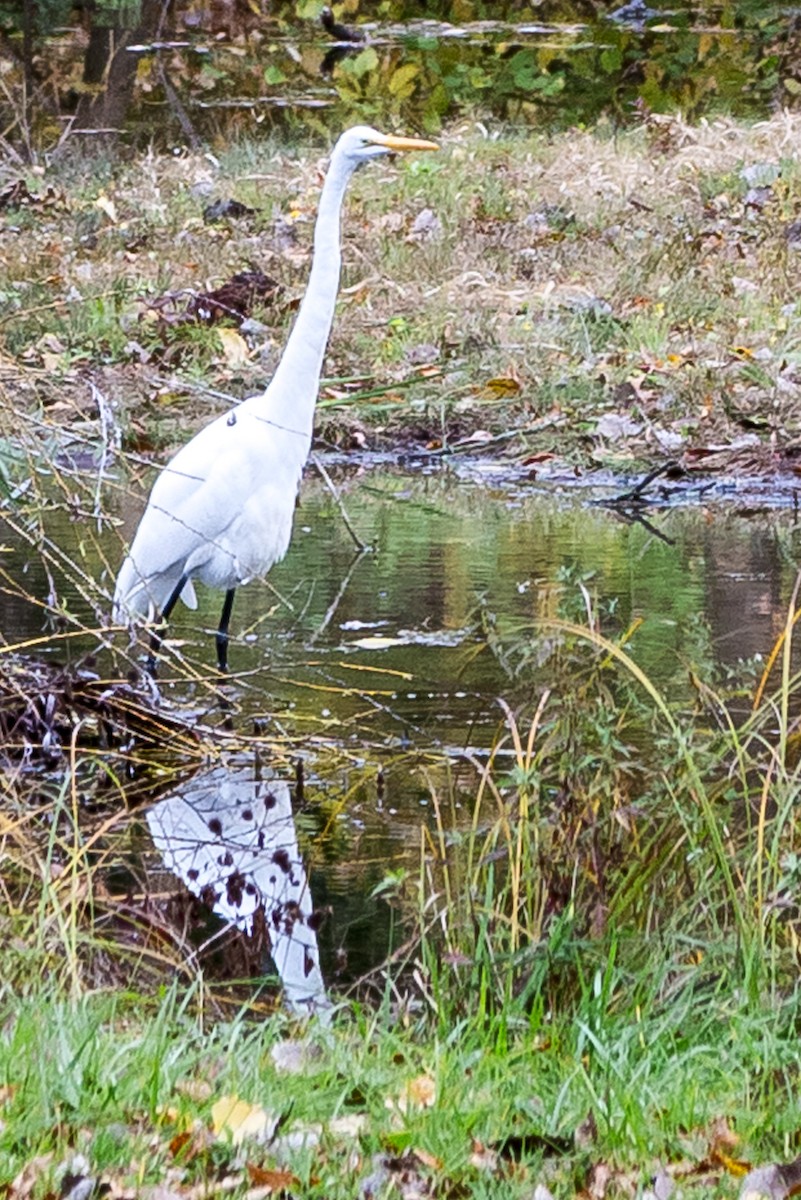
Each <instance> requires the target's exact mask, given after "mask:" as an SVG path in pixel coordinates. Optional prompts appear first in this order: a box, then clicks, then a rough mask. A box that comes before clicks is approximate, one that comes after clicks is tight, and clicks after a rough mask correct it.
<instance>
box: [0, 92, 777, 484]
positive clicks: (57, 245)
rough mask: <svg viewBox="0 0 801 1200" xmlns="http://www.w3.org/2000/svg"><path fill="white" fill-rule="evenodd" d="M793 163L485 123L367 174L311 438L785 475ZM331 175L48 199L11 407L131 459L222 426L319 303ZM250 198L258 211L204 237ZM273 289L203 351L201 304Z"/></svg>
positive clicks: (716, 133)
mask: <svg viewBox="0 0 801 1200" xmlns="http://www.w3.org/2000/svg"><path fill="white" fill-rule="evenodd" d="M797 140H798V118H797V117H794V116H791V115H788V114H778V115H776V116H775V117H773V118H772V119H771V120H769V121H765V122H761V123H759V124H756V125H752V126H746V125H744V124H738V123H735V122H732V121H728V120H724V119H720V120H716V121H713V122H710V123H707V124H702V125H700V126H696V127H691V126H688V125H686V124H684V123H683V122H682V121H681V120H680V119H679V118H667V117H656V116H653V117H650V118H649V119H648V120H647V121H645V122H644V123H643V125H642V126H641V127H640V128H639V129H636V130H629V131H626V132H624V133H617V134H615V133H614V132H613V131H612V130H611V129H606V130H604V129H603V128H601V129H599V130H596V131H595V132H579V131H576V132H572V133H566V134H562V135H559V136H556V137H553V138H545V137H543V136H541V135H537V136H532V135H530V134H517V133H514V132H512V131H509V132H505V131H503V130H492V131H491V133H488V132H487V131H486V130H484V129H483V127H481V126H472V125H467V124H466V125H464V126H460V127H456V128H453V129H451V130H450V131H449V132H448V133H447V134H446V135H445V136H444V137H443V138H442V146H443V149H442V153H441V154H440V155H439V156H436V157H435V156H431V157H430V158H427V159H426V160H425V161H422V160H418V161H411V162H408V163H399V164H397V166H396V167H394V168H393V167H388V168H386V169H384V170H381V171H378V172H372V173H366V174H365V175H364V176H363V177H360V178H359V179H358V180H357V181H356V182H355V184H354V186H353V188H352V191H351V194H350V197H349V200H348V205H347V214H346V219H345V272H344V279H343V291H342V296H341V300H340V304H339V310H338V316H337V320H336V322H335V327H334V333H333V336H332V339H331V344H330V350H329V354H328V358H327V367H326V371H327V375H328V378H329V385H328V386H327V387H326V389H325V390H324V392H323V395H322V397H321V403H320V411H319V414H318V421H317V428H318V432H319V434H320V435H321V437H322V438H323V439H324V440H325V441H326V442H336V443H339V444H340V445H343V446H345V447H347V448H355V449H358V448H362V447H365V446H366V447H390V448H399V447H402V446H404V445H407V444H409V443H410V442H411V443H414V444H417V445H420V444H422V445H425V446H428V447H430V448H433V449H442V448H443V447H445V448H452V447H454V446H456V447H458V446H460V445H461V446H462V448H463V449H466V450H475V449H477V448H478V449H484V450H485V451H487V452H502V453H504V454H506V455H509V456H511V457H513V458H515V459H522V460H525V459H531V458H532V456H534V457H535V461H536V467H537V469H538V470H540V471H543V470H545V469H546V468H547V465H548V464H549V463H555V464H556V465H558V466H563V465H567V466H568V467H570V468H574V469H581V470H584V471H586V470H587V469H591V468H592V467H594V466H597V465H599V464H606V465H609V464H611V465H612V466H615V467H620V468H626V467H629V466H631V465H632V464H635V463H637V464H639V463H641V462H643V461H645V460H654V459H657V460H662V459H665V458H667V457H676V458H679V459H681V460H682V461H683V463H684V465H686V466H688V467H691V468H694V467H698V466H707V467H719V466H720V465H721V464H722V465H725V466H733V467H735V468H736V469H738V470H741V471H743V470H749V469H756V470H762V471H771V470H775V469H776V468H777V467H787V468H789V469H792V467H793V461H794V454H795V440H796V438H797V435H798V425H799V413H800V412H801V409H800V408H799V402H800V398H801V377H800V376H799V372H800V371H801V367H800V366H799V340H798V321H797V315H798V314H797V287H796V276H797V266H798V264H797V259H798V255H799V252H800V251H799V246H800V245H801V235H799V231H798V227H797V221H798V212H799V206H800V205H801V172H799V167H798V159H797V154H796V152H795V147H796V145H797ZM323 163H324V159H322V158H321V157H320V155H319V153H318V152H316V151H309V150H308V149H307V150H305V151H304V152H303V153H300V154H292V155H289V154H287V152H286V151H285V150H281V149H279V148H277V147H275V146H271V145H270V144H269V143H267V144H255V143H248V144H240V145H236V146H233V147H231V148H230V149H228V150H226V151H225V152H223V153H221V154H220V155H219V156H218V157H217V158H215V157H214V156H210V155H205V156H201V155H197V156H191V155H185V156H181V157H179V158H169V157H158V156H155V155H154V156H149V157H146V158H144V159H138V160H136V161H135V162H132V163H128V164H120V163H119V162H110V161H109V162H105V163H104V162H100V163H98V162H92V163H91V164H87V163H84V162H80V163H75V162H73V163H72V164H71V165H70V164H69V163H67V164H63V165H62V166H61V167H59V168H58V170H55V169H54V170H52V171H45V172H44V173H43V174H42V175H40V176H33V175H32V176H31V177H30V178H29V179H28V181H27V186H28V187H29V196H28V198H25V199H23V200H19V198H18V200H17V201H15V202H14V204H15V205H16V206H12V205H9V207H7V209H6V211H5V213H4V216H3V220H4V223H5V226H6V237H5V238H4V245H3V251H2V258H1V259H0V288H2V291H3V293H4V295H5V299H6V311H5V315H4V318H3V325H2V329H0V334H2V339H3V349H4V361H3V385H4V387H5V388H6V393H7V398H8V407H9V408H10V409H11V408H13V409H15V410H16V411H17V413H19V412H20V410H22V411H24V412H27V413H33V414H36V415H39V416H42V417H43V418H44V421H45V423H46V424H51V423H54V424H57V425H62V424H67V425H72V426H73V427H76V428H78V429H79V430H85V429H87V428H88V429H91V428H93V423H94V422H96V420H97V415H98V403H99V401H98V394H99V396H100V398H101V402H102V399H103V398H105V399H106V400H107V401H108V402H109V404H110V405H111V406H112V411H113V412H114V414H115V416H116V418H117V420H118V421H119V423H120V425H121V427H122V430H123V433H124V436H125V439H126V443H127V445H129V446H130V447H133V448H137V447H148V446H152V445H154V444H155V445H162V444H164V443H165V442H166V443H173V442H174V441H175V439H176V436H177V433H178V431H180V434H181V435H183V433H184V432H185V429H186V425H187V423H189V422H191V421H192V420H196V421H199V420H201V419H203V418H205V417H206V416H207V415H208V413H209V411H212V410H217V409H219V407H220V406H221V404H222V405H223V406H224V403H225V402H224V401H223V400H221V399H220V398H219V397H216V396H215V395H214V393H215V392H216V391H220V392H225V393H233V394H235V395H242V394H245V393H247V392H249V391H252V390H254V389H257V388H259V387H261V386H262V385H263V382H264V380H265V379H266V378H267V376H268V375H269V372H270V370H271V369H272V366H273V365H274V363H275V361H276V359H277V356H278V355H279V354H280V350H281V347H282V345H283V342H284V340H285V337H286V332H287V329H288V327H289V324H290V322H291V319H292V311H293V305H294V301H295V299H296V298H297V297H298V296H299V295H300V294H301V293H302V290H303V287H304V285H305V277H306V273H307V270H308V264H309V250H310V242H311V231H312V223H313V219H314V213H315V206H316V201H317V196H318V191H319V184H320V178H321V176H320V172H321V168H322V166H323ZM230 199H234V200H236V201H238V202H240V204H244V205H246V206H248V207H249V208H251V209H252V210H253V211H252V212H247V211H244V212H240V215H238V216H237V215H228V216H222V217H220V218H218V219H215V218H214V214H209V213H208V212H207V210H208V209H209V206H211V205H213V204H214V203H216V202H217V201H225V200H230ZM204 212H205V213H206V217H205V219H204ZM254 269H255V270H257V271H260V272H262V273H264V274H265V275H266V276H268V277H269V281H270V282H269V283H268V282H265V281H264V280H259V279H256V278H255V277H251V279H250V281H249V282H247V281H246V282H245V283H244V284H240V285H239V291H238V292H237V288H236V286H235V287H234V290H233V293H232V292H231V291H229V292H228V293H227V294H226V295H224V296H223V299H222V302H221V303H222V307H220V306H219V305H218V306H217V307H216V309H214V304H213V303H212V304H211V308H212V309H214V311H215V313H216V316H217V317H219V318H220V319H219V320H218V321H217V322H216V323H215V324H213V325H212V326H209V325H208V324H205V323H204V317H203V313H204V312H208V311H209V307H210V305H209V302H208V301H207V300H206V301H204V300H202V299H201V300H198V297H199V296H201V297H202V296H206V297H208V295H209V293H214V294H215V295H217V294H218V292H217V290H218V289H219V288H220V287H221V286H222V285H224V284H226V283H228V282H230V281H231V279H232V278H233V277H234V276H235V275H237V274H238V273H241V272H243V271H249V270H254ZM273 283H275V284H277V285H279V288H280V289H281V290H279V291H277V292H274V291H273V290H272V284H273ZM232 297H233V299H232ZM232 303H233V304H234V306H236V305H237V304H239V305H240V308H241V309H242V310H243V311H245V312H246V313H247V314H249V315H248V319H247V321H246V323H245V325H244V326H242V319H241V315H237V313H236V312H233V311H232V310H231V308H230V306H231V304H232ZM204 304H205V309H204ZM226 306H227V307H228V315H227V316H226V315H225V309H226ZM93 386H94V388H96V389H97V390H96V391H93ZM471 439H472V440H471ZM493 439H498V440H496V441H493Z"/></svg>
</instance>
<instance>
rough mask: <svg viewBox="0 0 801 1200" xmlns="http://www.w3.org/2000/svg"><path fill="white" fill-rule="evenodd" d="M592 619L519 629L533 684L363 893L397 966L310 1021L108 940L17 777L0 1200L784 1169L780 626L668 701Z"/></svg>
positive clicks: (96, 872)
mask: <svg viewBox="0 0 801 1200" xmlns="http://www.w3.org/2000/svg"><path fill="white" fill-rule="evenodd" d="M601 625H602V621H601V619H600V618H599V617H598V616H597V615H595V616H593V618H592V620H591V623H590V624H589V625H586V626H582V625H577V624H574V623H572V622H570V621H564V620H563V621H558V622H555V623H554V622H553V621H552V622H551V623H550V624H549V625H548V629H547V632H548V633H549V635H550V636H552V637H554V638H556V639H557V641H558V645H559V647H560V648H559V649H558V651H557V652H556V654H555V655H554V658H553V661H552V669H553V677H554V686H553V688H552V689H551V690H550V691H548V692H546V693H543V694H542V695H541V696H539V697H538V698H537V700H536V702H535V703H533V704H532V705H531V706H530V707H527V706H524V707H522V708H520V709H518V710H517V711H516V712H515V713H513V712H512V710H511V709H509V708H507V709H506V711H505V718H504V722H503V725H502V726H501V727H499V732H498V738H497V742H496V745H495V748H494V751H493V754H492V755H491V756H490V758H489V760H488V761H487V762H485V763H483V764H476V768H477V771H476V778H477V786H476V790H475V797H474V802H473V806H472V809H471V811H470V812H469V813H468V814H467V818H468V819H467V821H465V819H464V817H460V818H459V819H456V818H455V817H454V814H453V813H452V812H451V811H450V807H451V805H452V803H453V796H452V795H451V793H450V791H449V787H448V784H447V779H448V774H449V764H448V762H447V761H443V762H442V763H441V764H440V767H439V768H437V765H436V764H435V763H434V762H433V760H432V762H431V767H430V775H431V779H432V784H431V786H432V792H433V799H434V814H435V819H434V820H433V821H432V822H430V823H429V827H428V832H427V834H425V835H424V836H423V837H422V838H421V858H420V869H419V872H417V873H416V874H414V875H410V876H407V877H406V878H405V879H404V878H396V879H395V880H394V882H393V883H392V887H391V891H392V892H393V894H394V904H395V906H396V909H397V913H398V928H399V930H402V937H401V938H400V939H399V945H398V947H397V948H396V950H395V952H394V953H393V955H392V957H391V958H390V959H388V961H387V963H386V964H385V966H384V967H383V968H382V969H381V970H379V971H376V972H375V974H374V976H373V977H372V979H371V980H370V986H369V988H367V989H365V988H364V984H365V983H366V982H367V981H363V986H362V988H361V989H356V990H355V991H353V992H351V994H350V997H349V998H348V997H343V1003H342V1004H341V1006H340V1007H339V1008H337V1009H336V1011H335V1012H334V1014H333V1018H332V1022H331V1024H330V1025H325V1024H324V1025H321V1026H317V1025H313V1026H312V1027H311V1028H310V1029H309V1028H306V1027H304V1026H302V1025H300V1024H299V1023H297V1022H296V1021H294V1020H293V1019H291V1018H290V1017H289V1016H288V1015H286V1014H284V1013H282V1012H281V1011H280V1010H276V1009H275V1007H274V1004H273V1001H272V1000H271V999H270V998H269V997H270V996H271V995H272V991H271V990H270V989H268V990H267V991H266V992H264V991H261V990H260V989H259V988H258V987H256V986H255V983H254V981H253V980H251V981H250V982H249V983H248V984H247V986H243V984H242V983H240V984H239V985H237V986H234V987H232V986H231V985H230V984H228V983H220V982H215V980H214V978H213V976H211V975H209V976H207V974H206V973H205V971H204V970H203V969H200V968H199V967H198V965H197V963H198V960H197V957H196V955H195V952H194V948H193V945H192V943H191V942H190V941H188V940H187V941H181V940H180V939H178V940H176V939H175V938H174V937H172V936H171V932H170V928H169V926H168V925H167V923H166V922H165V921H164V920H163V917H164V912H163V910H162V909H161V908H160V906H159V902H158V897H157V896H155V895H154V896H152V898H151V899H150V901H149V903H148V904H147V905H146V906H145V907H143V908H140V909H139V910H138V918H137V919H134V913H135V911H137V910H135V909H134V907H133V904H132V902H130V901H129V903H128V904H127V905H125V906H122V907H120V906H119V905H118V904H116V903H110V895H109V893H108V891H107V886H108V884H107V882H106V881H107V878H108V877H107V875H105V874H104V865H105V864H104V861H103V853H102V846H103V844H104V843H103V842H102V841H101V840H100V834H101V833H102V830H103V824H102V823H101V825H100V826H98V823H97V818H96V817H95V819H94V821H92V820H90V819H88V818H87V817H85V816H81V815H80V814H79V813H78V812H77V811H75V810H73V807H72V803H71V801H70V795H69V791H70V789H69V786H68V785H69V779H70V774H69V773H68V774H67V776H66V777H65V788H64V795H63V800H62V805H61V807H59V806H58V805H56V806H55V808H53V807H52V806H50V807H48V808H47V809H39V810H37V809H36V808H35V807H34V805H33V793H31V791H30V789H31V787H33V788H34V789H35V790H36V789H39V788H40V787H41V784H40V783H39V782H38V781H37V780H35V779H34V780H33V781H29V782H28V783H27V784H26V782H25V779H24V777H23V776H21V775H18V777H17V779H16V780H15V790H14V793H13V794H12V795H15V796H16V801H14V800H13V799H11V801H10V802H9V803H7V804H6V806H5V809H4V815H3V828H2V839H3V840H2V854H3V860H2V861H3V872H2V874H3V887H4V902H3V906H2V910H1V911H0V920H1V921H2V930H1V931H0V932H1V933H2V946H3V951H2V978H3V981H4V982H3V985H2V992H0V1002H1V1003H2V1012H3V1029H2V1034H0V1081H1V1082H0V1089H1V1090H0V1103H2V1109H1V1110H0V1121H2V1124H0V1178H2V1179H3V1180H5V1181H6V1193H5V1194H7V1195H9V1196H13V1197H17V1196H29V1195H30V1196H34V1197H45V1196H49V1195H53V1194H63V1195H67V1194H71V1192H70V1189H71V1188H72V1187H73V1186H76V1180H80V1179H83V1178H87V1179H88V1178H91V1179H92V1180H94V1181H95V1186H99V1187H103V1188H108V1189H110V1193H111V1194H114V1195H123V1196H140V1195H148V1196H157V1195H161V1194H162V1192H161V1191H160V1190H159V1189H164V1188H166V1189H167V1190H168V1191H169V1192H170V1194H176V1195H181V1196H183V1195H186V1196H197V1195H218V1194H219V1195H222V1194H231V1193H232V1194H235V1195H240V1194H241V1195H245V1194H247V1195H251V1196H256V1195H262V1194H272V1193H275V1194H286V1195H298V1196H309V1197H313V1196H319V1197H323V1196H325V1197H340V1196H341V1197H343V1200H344V1198H345V1197H350V1196H353V1195H393V1194H396V1193H397V1194H400V1195H420V1194H421V1195H428V1194H440V1193H442V1192H444V1193H445V1194H457V1195H463V1194H466V1195H476V1196H515V1197H517V1196H519V1197H521V1198H522V1197H527V1196H531V1195H532V1193H533V1189H534V1187H535V1186H536V1185H538V1184H539V1185H543V1186H547V1187H548V1188H549V1189H551V1191H552V1193H553V1194H554V1195H571V1194H574V1192H576V1191H579V1192H582V1194H583V1193H585V1192H586V1193H588V1194H590V1195H593V1196H607V1195H609V1196H614V1195H624V1196H626V1195H635V1194H641V1193H642V1192H643V1191H644V1190H647V1189H648V1188H649V1186H651V1182H652V1180H653V1179H654V1178H657V1179H659V1180H661V1183H660V1184H659V1186H660V1187H661V1188H662V1189H664V1188H666V1187H669V1186H670V1182H671V1181H672V1183H673V1184H675V1185H678V1186H679V1187H680V1188H681V1189H682V1190H686V1189H689V1188H693V1187H695V1186H699V1187H701V1186H702V1187H704V1188H705V1189H707V1188H709V1187H710V1185H711V1186H714V1189H715V1194H720V1195H735V1194H736V1193H737V1190H738V1188H739V1186H740V1182H741V1179H742V1177H743V1176H744V1175H745V1174H746V1173H747V1172H748V1170H749V1169H750V1167H751V1166H752V1165H755V1164H766V1163H770V1162H773V1161H778V1162H782V1163H786V1162H787V1161H788V1160H792V1159H794V1158H795V1155H796V1154H797V1150H798V1137H799V1128H801V1110H799V1103H798V1072H799V1067H800V1066H801V1062H800V1061H799V1051H798V1046H799V1040H798V1039H799V1012H800V1011H801V1010H800V1009H799V992H798V947H799V940H798V939H799V917H798V900H797V889H798V880H799V868H798V862H799V827H798V821H797V816H796V812H797V804H798V795H799V758H798V753H797V738H798V733H797V722H796V720H795V718H793V716H792V714H791V708H792V697H793V695H794V693H795V691H796V690H797V682H798V681H797V678H795V676H794V675H793V674H792V670H791V666H790V664H791V661H792V653H791V652H792V632H793V629H792V612H791V617H790V618H788V625H787V629H786V631H785V636H784V637H783V638H782V640H781V642H780V643H779V644H777V647H776V654H775V656H774V658H773V659H772V660H771V661H769V662H768V663H767V664H766V666H765V669H764V672H763V674H762V675H761V676H760V675H758V674H757V675H756V676H749V675H748V673H747V671H746V669H745V668H744V669H743V675H742V677H741V679H739V680H735V681H733V680H729V684H728V686H727V687H721V688H720V689H719V690H717V691H713V690H712V689H711V688H710V687H708V686H706V685H705V684H703V683H701V681H699V682H698V696H697V704H696V705H695V706H693V707H690V708H687V707H686V705H685V706H684V707H683V708H681V709H679V708H677V707H676V706H675V704H673V703H671V702H670V701H669V700H668V699H667V698H666V696H665V695H663V694H662V693H660V692H659V691H658V690H657V689H656V687H655V686H654V685H653V684H652V683H651V681H649V680H648V678H647V677H645V676H643V675H642V673H641V671H640V670H639V668H638V667H637V665H636V653H633V652H632V653H630V650H629V648H628V641H629V637H630V633H631V631H629V632H628V633H626V634H625V635H623V636H622V637H620V638H619V639H618V640H617V641H607V640H606V639H605V638H604V637H603V635H602V633H601V632H600V629H601ZM529 632H530V631H525V630H521V631H518V632H517V633H515V634H514V635H512V636H511V638H510V640H509V641H508V643H507V645H506V647H505V653H506V654H507V655H508V656H510V657H511V658H515V657H517V658H521V656H524V655H525V653H526V652H527V646H528V633H529ZM746 693H747V694H748V695H750V697H752V698H756V700H757V703H756V705H755V706H754V708H753V711H752V713H751V715H750V716H747V717H746V716H744V715H743V714H742V703H743V698H744V695H745V694H746ZM732 705H739V706H740V710H741V715H740V717H739V718H738V721H737V723H736V724H735V723H734V722H733V721H732V720H731V719H730V718H729V716H728V713H729V709H730V707H731V706H732ZM509 752H511V753H509ZM80 758H81V754H80V751H79V752H78V754H77V758H76V759H75V761H74V762H73V770H74V771H77V770H79V769H80ZM120 820H121V818H120V815H119V813H117V814H116V815H113V814H110V815H109V820H108V826H109V827H110V826H111V825H114V824H115V823H119V822H120ZM122 821H123V823H124V817H123V818H122ZM388 887H389V881H388ZM359 995H361V996H362V999H361V1000H358V999H354V997H358V996H359ZM368 997H369V1000H368ZM333 999H334V1000H335V1001H336V1000H337V999H338V997H337V995H336V991H334V993H333ZM12 1179H13V1180H14V1181H15V1182H14V1184H13V1186H11V1187H9V1182H8V1181H10V1180H12ZM65 1180H66V1182H65ZM70 1180H71V1182H70ZM86 1186H88V1184H87V1185H86ZM259 1189H267V1190H266V1191H261V1190H259ZM270 1189H272V1193H271V1191H270ZM781 1194H790V1192H789V1191H786V1192H782V1193H781Z"/></svg>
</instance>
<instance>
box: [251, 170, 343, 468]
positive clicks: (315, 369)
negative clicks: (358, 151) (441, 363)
mask: <svg viewBox="0 0 801 1200" xmlns="http://www.w3.org/2000/svg"><path fill="white" fill-rule="evenodd" d="M352 173H353V166H352V164H351V163H349V162H348V160H347V159H343V158H340V157H339V156H338V155H337V154H336V153H335V154H334V156H333V157H332V159H331V165H330V167H329V169H328V174H327V175H326V177H325V183H324V184H323V190H322V193H321V195H320V206H319V209H318V211H317V222H316V224H315V226H314V254H313V256H312V266H311V272H310V274H309V282H308V284H307V287H306V294H305V296H304V297H303V303H302V304H301V306H300V311H299V312H298V315H297V318H296V320H295V324H294V326H293V328H292V332H291V334H290V335H289V341H288V342H287V344H286V347H285V349H284V353H283V356H282V358H281V361H280V363H279V364H278V368H277V370H276V372H275V374H274V376H273V378H272V381H271V383H270V386H269V387H268V389H267V392H266V394H265V400H266V402H267V412H268V419H269V420H270V421H274V422H275V423H276V425H280V426H281V427H282V428H285V429H292V430H296V431H297V432H298V433H299V434H302V435H303V436H304V438H306V440H307V442H308V440H309V439H310V438H311V435H312V427H313V423H314V406H315V404H316V402H317V389H318V386H319V383H320V372H321V370H322V366H323V357H324V355H325V348H326V345H327V343H328V335H329V333H330V332H331V322H332V321H333V319H334V308H335V305H336V298H337V291H338V289H339V270H340V264H341V260H342V253H341V249H340V227H339V226H340V214H341V211H342V198H343V196H344V195H345V188H346V187H347V184H348V180H349V179H350V176H351V174H352ZM305 457H306V450H305V449H304V450H303V458H304V459H305Z"/></svg>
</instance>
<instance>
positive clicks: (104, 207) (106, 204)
mask: <svg viewBox="0 0 801 1200" xmlns="http://www.w3.org/2000/svg"><path fill="white" fill-rule="evenodd" d="M95 208H99V209H100V211H101V212H103V213H105V214H106V216H107V217H108V219H109V221H111V222H112V224H114V225H116V224H117V206H116V205H115V203H114V201H113V200H109V198H108V196H105V195H103V193H102V192H101V193H100V195H99V196H98V197H97V199H96V200H95Z"/></svg>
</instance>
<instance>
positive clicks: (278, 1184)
mask: <svg viewBox="0 0 801 1200" xmlns="http://www.w3.org/2000/svg"><path fill="white" fill-rule="evenodd" d="M246 1166H247V1173H248V1178H249V1179H250V1182H251V1183H252V1184H254V1185H255V1186H256V1187H266V1188H269V1189H270V1190H271V1191H272V1192H273V1193H276V1194H279V1195H280V1194H281V1193H283V1192H288V1191H290V1190H291V1189H292V1188H299V1187H300V1180H299V1179H298V1177H297V1175H293V1174H292V1172H291V1171H279V1170H273V1169H272V1168H270V1167H259V1166H257V1165H256V1163H247V1164H246Z"/></svg>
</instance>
